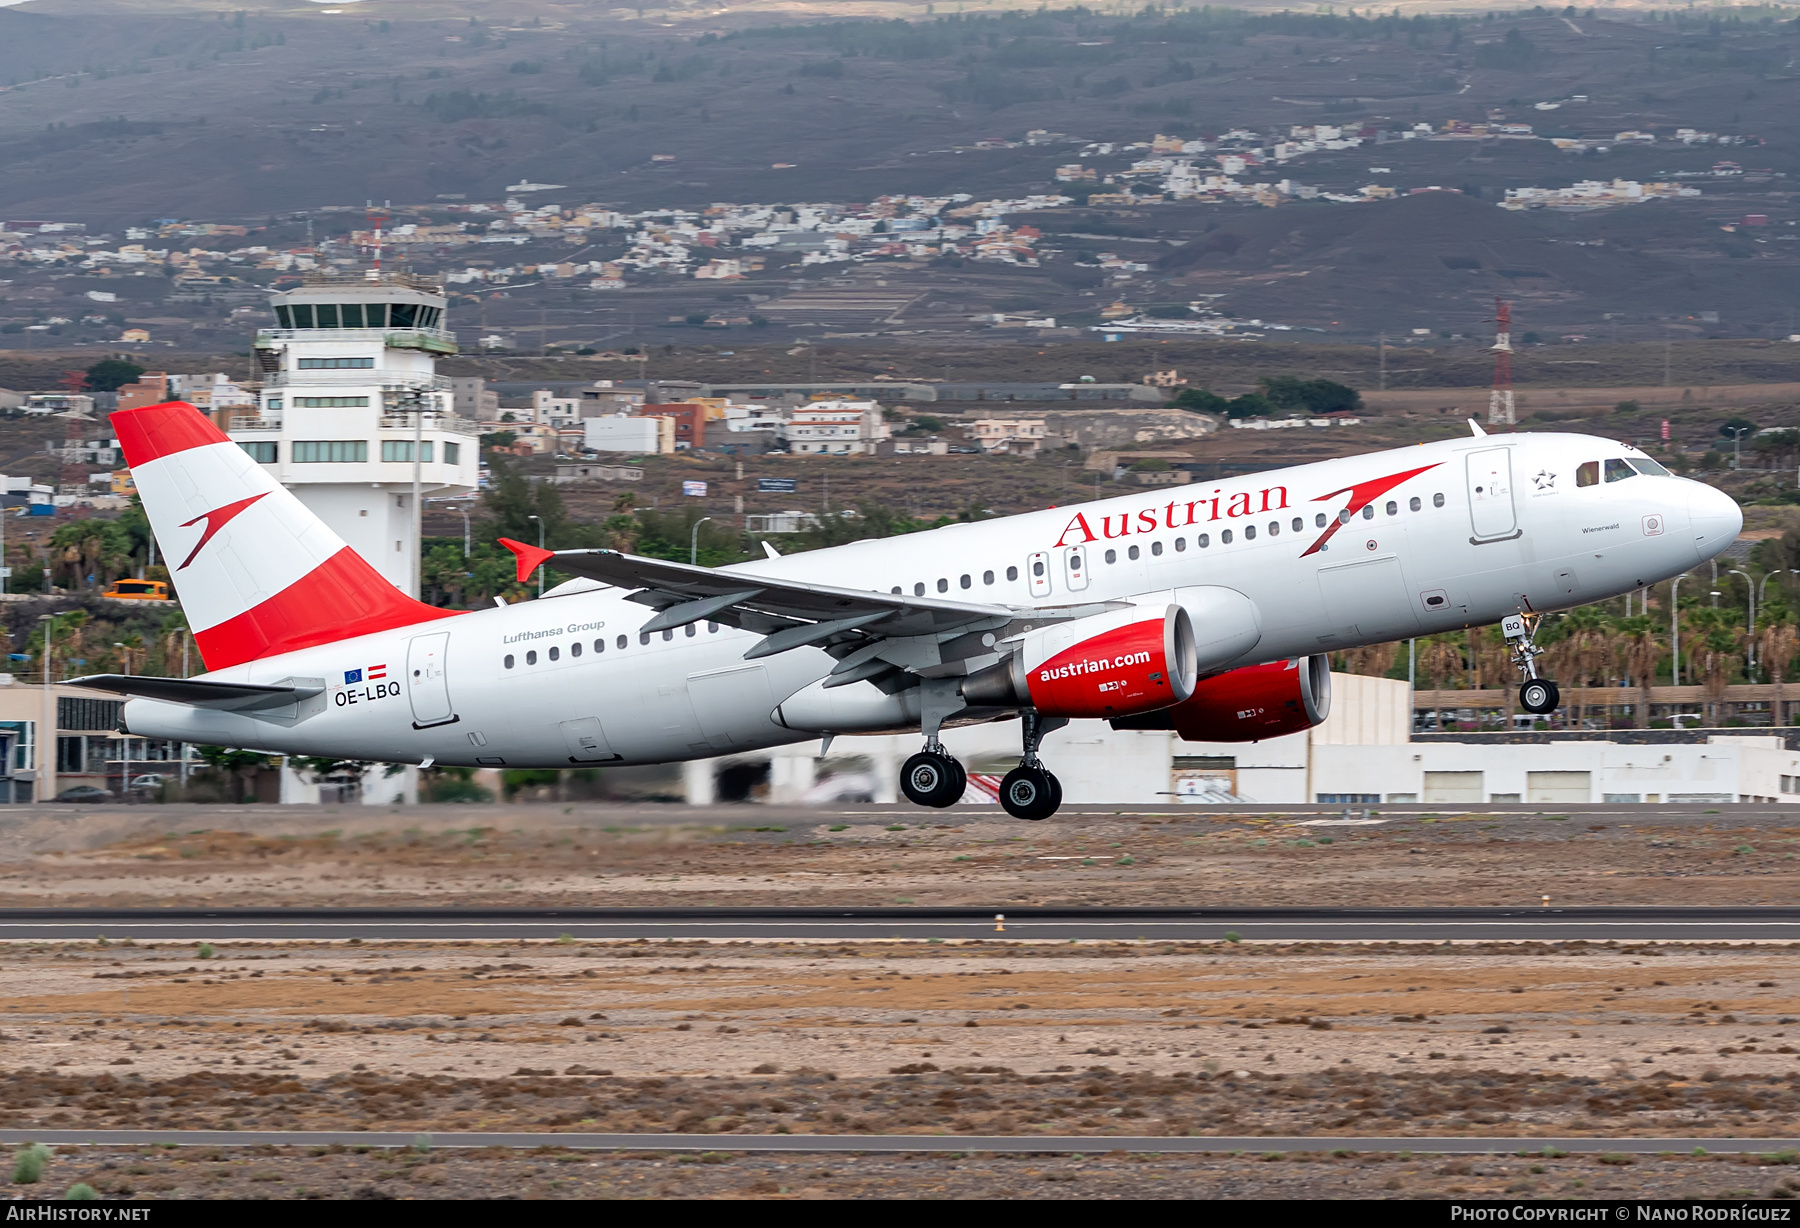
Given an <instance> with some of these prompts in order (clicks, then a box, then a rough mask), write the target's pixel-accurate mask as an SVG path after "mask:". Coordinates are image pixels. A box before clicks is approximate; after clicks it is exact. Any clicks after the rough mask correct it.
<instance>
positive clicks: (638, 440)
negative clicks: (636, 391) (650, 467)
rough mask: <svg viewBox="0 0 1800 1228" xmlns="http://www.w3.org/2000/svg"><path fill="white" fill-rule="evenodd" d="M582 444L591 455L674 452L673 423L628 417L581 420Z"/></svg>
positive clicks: (668, 419) (670, 419)
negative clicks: (600, 453)
mask: <svg viewBox="0 0 1800 1228" xmlns="http://www.w3.org/2000/svg"><path fill="white" fill-rule="evenodd" d="M581 425H582V444H583V446H585V447H586V448H587V450H588V451H590V452H631V453H636V454H639V455H648V454H651V453H657V452H673V451H674V450H675V420H674V419H673V418H662V417H654V416H649V417H631V416H628V415H625V414H619V415H617V416H609V417H603V418H583V419H582V420H581Z"/></svg>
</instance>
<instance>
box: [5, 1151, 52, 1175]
mask: <svg viewBox="0 0 1800 1228" xmlns="http://www.w3.org/2000/svg"><path fill="white" fill-rule="evenodd" d="M49 1162H50V1149H49V1148H48V1147H46V1146H44V1145H43V1144H42V1143H26V1144H25V1145H24V1146H23V1147H21V1148H20V1149H19V1154H18V1155H16V1156H14V1157H13V1178H12V1179H13V1184H14V1185H36V1184H37V1183H38V1182H39V1181H42V1180H43V1179H44V1165H46V1164H48V1163H49Z"/></svg>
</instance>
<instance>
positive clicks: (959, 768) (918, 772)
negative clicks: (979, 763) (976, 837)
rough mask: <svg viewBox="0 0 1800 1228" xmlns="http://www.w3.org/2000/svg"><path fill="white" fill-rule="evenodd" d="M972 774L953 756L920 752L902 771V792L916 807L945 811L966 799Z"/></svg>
mask: <svg viewBox="0 0 1800 1228" xmlns="http://www.w3.org/2000/svg"><path fill="white" fill-rule="evenodd" d="M968 783H969V774H968V773H967V772H965V771H964V770H963V765H962V764H960V763H958V762H957V761H956V760H954V759H952V758H951V757H950V756H949V755H941V754H935V753H933V752H931V751H928V750H927V751H920V752H919V753H918V754H916V755H914V756H913V757H912V758H910V759H908V760H907V761H906V762H905V763H904V764H903V765H902V766H901V768H900V792H902V793H904V794H905V795H906V800H907V801H909V802H911V803H913V804H914V805H915V806H930V807H933V808H934V809H938V810H942V809H943V808H944V807H945V806H954V805H956V803H957V802H960V801H961V800H962V795H963V789H964V788H966V787H967V786H968Z"/></svg>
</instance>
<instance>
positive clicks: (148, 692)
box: [66, 674, 325, 712]
mask: <svg viewBox="0 0 1800 1228" xmlns="http://www.w3.org/2000/svg"><path fill="white" fill-rule="evenodd" d="M66 685H68V686H84V687H91V688H93V689H94V690H96V691H111V692H112V693H114V694H115V695H130V696H133V697H136V698H141V699H160V700H164V701H166V702H168V703H174V704H187V705H188V706H189V707H193V708H212V709H216V710H220V711H226V712H251V711H256V710H258V709H262V708H279V707H283V706H284V705H287V704H291V703H294V702H295V701H296V700H301V699H310V698H312V697H313V696H314V695H317V694H318V693H319V692H321V691H323V690H324V689H325V684H324V682H323V681H320V682H318V683H317V685H314V684H312V683H311V682H308V683H307V684H306V685H302V686H257V685H254V684H252V683H248V682H210V681H207V680H206V679H204V678H152V677H148V676H145V675H142V674H89V675H88V676H87V677H85V678H71V679H69V681H68V682H67V683H66Z"/></svg>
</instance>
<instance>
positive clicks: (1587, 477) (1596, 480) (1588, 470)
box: [1575, 461, 1600, 486]
mask: <svg viewBox="0 0 1800 1228" xmlns="http://www.w3.org/2000/svg"><path fill="white" fill-rule="evenodd" d="M1599 484H1600V462H1599V461H1588V462H1587V463H1586V464H1583V465H1580V466H1578V467H1577V468H1576V470H1575V485H1577V486H1598V485H1599Z"/></svg>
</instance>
